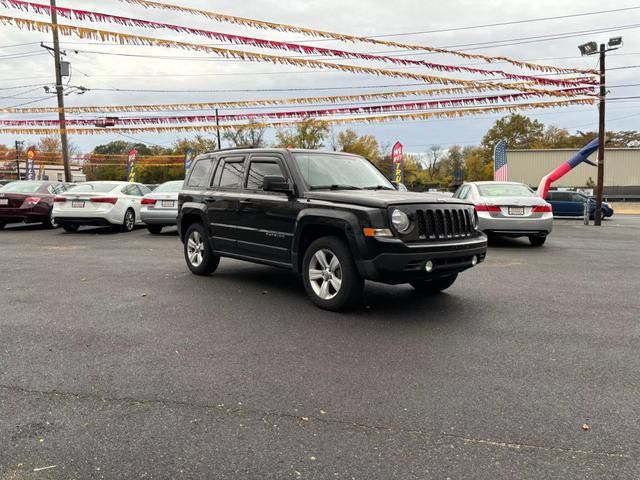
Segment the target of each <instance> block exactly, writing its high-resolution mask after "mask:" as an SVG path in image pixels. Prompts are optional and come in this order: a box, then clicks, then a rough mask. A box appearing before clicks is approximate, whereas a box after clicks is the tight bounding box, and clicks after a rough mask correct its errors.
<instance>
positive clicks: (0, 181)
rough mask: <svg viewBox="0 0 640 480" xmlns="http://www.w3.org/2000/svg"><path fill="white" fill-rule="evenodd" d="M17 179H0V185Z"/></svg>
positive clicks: (2, 185)
mask: <svg viewBox="0 0 640 480" xmlns="http://www.w3.org/2000/svg"><path fill="white" fill-rule="evenodd" d="M14 181H15V180H5V179H1V180H0V187H4V186H5V185H6V184H7V183H11V182H14Z"/></svg>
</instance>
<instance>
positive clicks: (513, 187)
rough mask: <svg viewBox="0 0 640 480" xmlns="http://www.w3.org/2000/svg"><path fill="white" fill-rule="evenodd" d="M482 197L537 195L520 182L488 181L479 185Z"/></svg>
mask: <svg viewBox="0 0 640 480" xmlns="http://www.w3.org/2000/svg"><path fill="white" fill-rule="evenodd" d="M478 192H480V196H481V197H535V196H536V195H535V193H533V190H531V189H530V188H529V187H527V186H526V185H522V184H520V183H488V184H485V185H478Z"/></svg>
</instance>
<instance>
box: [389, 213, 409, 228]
mask: <svg viewBox="0 0 640 480" xmlns="http://www.w3.org/2000/svg"><path fill="white" fill-rule="evenodd" d="M391 223H392V224H393V227H394V228H395V229H396V230H397V231H398V232H400V233H406V232H408V231H409V228H410V227H411V220H409V216H408V215H407V214H406V213H404V212H403V211H402V210H398V209H397V208H396V209H395V210H394V211H393V212H392V213H391Z"/></svg>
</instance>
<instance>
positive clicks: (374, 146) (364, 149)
mask: <svg viewBox="0 0 640 480" xmlns="http://www.w3.org/2000/svg"><path fill="white" fill-rule="evenodd" d="M337 146H338V148H339V149H340V150H341V151H343V152H347V153H353V154H355V155H360V156H362V157H364V158H366V159H368V160H370V161H372V162H374V163H376V162H379V161H380V147H379V145H378V140H376V137H374V136H373V135H362V136H358V134H357V133H356V132H355V131H354V130H351V129H347V130H345V131H344V132H340V133H339V134H338V139H337Z"/></svg>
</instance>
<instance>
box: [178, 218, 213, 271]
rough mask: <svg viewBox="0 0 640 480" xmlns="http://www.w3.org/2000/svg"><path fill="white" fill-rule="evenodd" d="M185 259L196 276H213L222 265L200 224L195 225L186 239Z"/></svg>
mask: <svg viewBox="0 0 640 480" xmlns="http://www.w3.org/2000/svg"><path fill="white" fill-rule="evenodd" d="M184 258H185V260H186V261H187V266H188V267H189V270H191V271H192V272H193V273H195V274H196V275H211V274H212V273H213V272H214V271H215V270H216V268H218V265H219V264H220V257H219V256H217V255H215V254H214V253H213V252H212V251H211V246H210V245H209V238H208V237H207V234H206V233H205V230H204V227H203V226H202V225H201V224H200V223H193V224H191V225H190V226H189V228H188V229H187V232H186V234H185V237H184Z"/></svg>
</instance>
